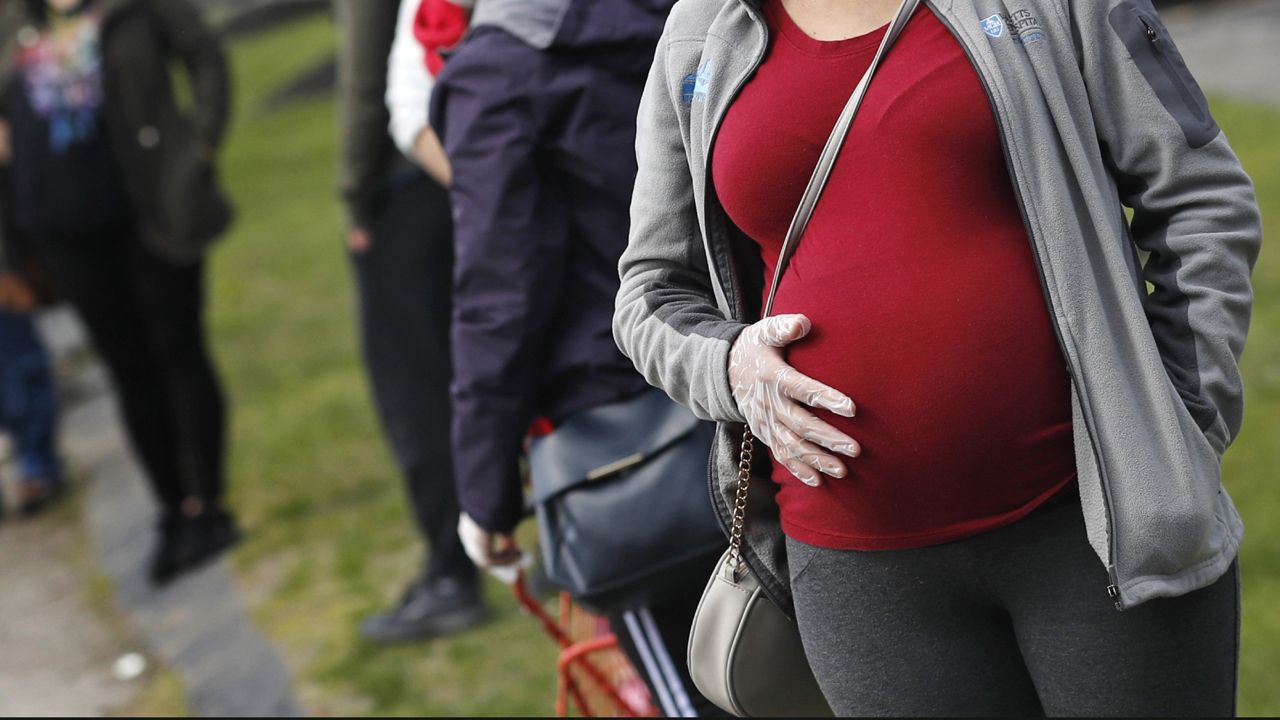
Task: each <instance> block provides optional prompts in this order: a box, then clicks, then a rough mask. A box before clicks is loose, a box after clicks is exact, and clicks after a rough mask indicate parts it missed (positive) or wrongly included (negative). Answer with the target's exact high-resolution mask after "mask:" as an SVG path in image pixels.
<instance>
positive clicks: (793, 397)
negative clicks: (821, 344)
mask: <svg viewBox="0 0 1280 720" xmlns="http://www.w3.org/2000/svg"><path fill="white" fill-rule="evenodd" d="M810 327H811V324H810V323H809V318H807V317H805V316H804V315H779V316H777V317H770V318H765V319H764V320H761V321H760V322H758V323H756V324H754V325H752V326H751V327H748V328H747V329H746V330H743V331H742V334H741V335H739V336H738V339H737V341H735V342H734V344H733V348H732V349H731V350H730V351H729V386H730V387H731V388H732V389H733V399H734V400H736V401H737V403H738V409H739V410H741V411H742V415H743V417H745V418H746V419H747V425H748V427H750V428H751V432H752V433H753V434H755V436H756V437H758V438H760V441H761V442H763V443H764V444H765V445H768V446H769V449H770V450H772V451H773V456H774V457H775V458H777V460H778V462H780V463H782V464H783V465H784V466H785V467H786V468H787V469H788V470H790V471H791V474H793V475H795V476H796V477H797V478H799V479H800V480H801V481H802V482H804V483H805V484H806V485H811V486H813V487H817V486H818V485H819V483H820V482H821V481H820V477H821V476H820V475H819V473H825V474H827V475H830V476H831V477H837V478H840V477H844V476H845V475H846V474H847V472H848V471H847V470H846V469H845V465H844V462H843V461H842V460H840V458H838V457H837V456H836V455H837V454H839V455H846V456H848V457H851V458H853V457H857V456H858V453H859V452H861V448H860V447H859V446H858V443H857V441H855V440H854V439H853V438H851V437H849V436H848V435H845V434H844V433H842V432H840V431H839V430H837V429H835V428H834V427H832V426H831V425H830V424H828V423H826V422H824V421H822V420H820V419H818V417H817V416H815V415H814V414H813V413H812V412H809V410H808V409H806V406H808V407H816V408H824V409H826V410H830V411H831V412H833V413H835V414H837V415H842V416H844V417H853V414H854V407H853V400H850V399H849V398H848V396H846V395H845V394H844V393H841V392H840V391H838V390H835V389H834V388H831V387H828V386H826V385H823V384H822V383H820V382H818V381H817V380H814V379H813V378H810V377H807V376H805V375H803V374H801V373H800V372H799V371H798V370H796V369H795V368H793V367H791V366H790V365H788V364H787V362H786V360H784V359H783V352H782V348H784V347H786V346H787V345H790V344H791V343H793V342H795V341H797V340H799V339H800V338H802V337H804V336H805V335H808V334H809V329H810Z"/></svg>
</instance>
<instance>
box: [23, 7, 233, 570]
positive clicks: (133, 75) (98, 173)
mask: <svg viewBox="0 0 1280 720" xmlns="http://www.w3.org/2000/svg"><path fill="white" fill-rule="evenodd" d="M0 32H3V42H0V47H4V48H7V51H6V53H5V55H4V56H3V58H0V103H2V107H0V114H2V115H3V116H4V117H5V118H6V119H7V121H8V123H9V126H10V129H11V135H12V143H11V145H12V148H11V154H12V158H11V162H10V173H11V176H12V182H13V192H12V196H13V206H12V207H11V208H7V209H6V210H7V211H9V212H11V213H12V215H13V220H14V222H15V224H16V225H17V227H18V228H19V229H20V230H21V231H22V232H23V233H25V234H26V235H27V236H29V237H30V239H31V243H32V245H33V247H34V248H35V249H36V251H37V252H38V253H39V254H40V256H41V257H42V258H43V260H44V261H46V262H47V264H48V266H49V269H50V271H51V272H52V274H53V277H54V279H55V281H56V282H57V285H58V287H59V289H60V291H61V292H62V293H63V294H64V295H65V296H66V298H67V299H68V300H69V301H70V302H71V304H72V305H73V306H74V307H75V309H76V311H77V312H78V314H79V315H80V317H81V318H82V320H83V321H84V323H85V326H86V327H87V329H88V332H89V335H90V337H91V339H92V341H93V344H94V346H95V347H96V349H97V350H98V352H99V354H100V355H101V357H102V359H103V360H104V362H105V364H106V366H107V369H108V371H109V372H110V374H111V377H112V379H113V381H114V383H115V386H116V388H117V390H118V392H119V402H120V406H121V409H122V411H123V416H124V421H125V428H126V430H127V433H128V436H129V439H130V441H131V443H132V445H133V448H134V450H135V451H136V452H137V454H138V456H139V458H140V459H141V461H142V466H143V469H144V470H145V473H146V475H147V478H148V480H149V481H150V483H151V488H152V490H153V492H154V494H155V496H156V499H157V501H158V502H159V505H160V521H159V542H158V543H157V546H156V550H155V554H154V556H153V557H152V558H151V562H150V567H149V575H150V577H151V579H152V581H153V582H156V583H164V582H167V581H169V580H172V579H173V578H175V577H177V576H178V575H180V574H182V573H184V572H186V571H188V570H191V569H193V568H195V567H197V566H199V565H201V564H203V563H204V562H206V561H208V560H210V559H212V558H214V557H217V556H218V555H220V554H221V553H222V552H223V551H225V550H226V549H228V548H229V547H231V546H232V545H233V544H235V543H236V542H237V541H238V539H239V530H238V528H237V527H236V524H235V522H234V520H233V518H232V517H231V515H230V514H229V513H228V512H227V510H226V509H225V508H224V507H223V505H222V495H223V455H224V434H225V423H226V418H225V408H224V401H223V396H222V390H221V388H220V385H219V381H218V377H217V374H216V372H215V370H214V367H213V364H212V361H211V359H210V357H209V352H208V349H207V348H206V345H205V329H204V298H205V290H204V256H205V252H206V250H207V248H208V247H209V245H210V244H211V243H212V242H213V241H214V240H215V239H216V238H217V237H218V236H219V235H221V234H222V232H223V231H224V230H225V229H226V227H227V226H228V225H229V223H230V221H231V209H230V206H229V204H228V203H227V201H226V199H225V197H224V196H223V194H222V192H221V190H220V189H219V187H218V183H217V180H216V176H215V171H214V166H213V160H214V155H215V152H216V148H217V147H218V145H219V144H220V142H221V140H222V136H223V131H224V129H225V127H226V122H227V116H228V112H229V109H230V97H229V87H228V75H227V66H226V61H225V59H224V57H223V54H222V48H221V46H220V43H219V41H218V39H217V38H216V37H215V36H214V35H213V33H212V32H211V31H210V29H209V28H208V27H207V26H206V25H205V23H204V22H203V21H202V20H201V18H200V16H199V14H198V12H197V10H196V8H195V6H193V5H192V4H191V3H190V2H189V0H146V1H144V0H20V1H19V0H12V1H11V2H9V3H8V6H7V7H6V8H5V14H4V17H3V21H0ZM175 62H176V63H181V64H182V66H184V67H185V69H186V71H187V73H186V74H187V78H188V79H189V81H190V85H191V96H192V104H191V110H190V112H183V111H181V110H180V109H179V107H178V104H177V101H176V98H175V94H174V89H173V84H172V74H171V70H172V66H171V63H175Z"/></svg>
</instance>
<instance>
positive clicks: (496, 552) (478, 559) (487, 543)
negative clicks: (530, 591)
mask: <svg viewBox="0 0 1280 720" xmlns="http://www.w3.org/2000/svg"><path fill="white" fill-rule="evenodd" d="M458 539H460V540H462V548H463V549H464V550H466V551H467V557H469V558H471V562H472V563H474V564H475V566H476V567H478V568H480V569H481V570H487V571H488V572H489V574H490V575H493V576H494V577H496V578H498V579H499V580H501V581H502V582H504V583H506V584H508V585H510V584H512V583H514V582H515V581H516V576H517V575H519V574H520V570H521V568H524V567H525V566H527V565H528V564H529V562H530V559H529V557H528V556H527V555H526V554H525V552H524V551H523V550H521V549H520V547H519V546H518V545H516V539H515V536H513V535H504V534H502V533H494V532H490V531H488V530H485V529H484V528H482V527H480V525H479V524H478V523H477V522H476V521H475V520H472V519H471V516H470V515H468V514H466V513H462V514H461V515H460V516H459V517H458Z"/></svg>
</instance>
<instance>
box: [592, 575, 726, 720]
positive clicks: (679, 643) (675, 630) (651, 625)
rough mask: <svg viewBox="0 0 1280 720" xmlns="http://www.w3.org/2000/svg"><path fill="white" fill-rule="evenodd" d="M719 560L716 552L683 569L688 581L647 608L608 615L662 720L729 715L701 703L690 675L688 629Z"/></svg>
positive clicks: (705, 701)
mask: <svg viewBox="0 0 1280 720" xmlns="http://www.w3.org/2000/svg"><path fill="white" fill-rule="evenodd" d="M719 560H720V552H719V551H716V552H715V553H714V554H711V555H707V556H706V557H705V558H702V559H699V560H695V561H692V562H691V563H690V567H688V568H682V569H681V571H680V573H681V574H682V575H689V576H690V577H691V578H693V579H692V580H691V581H688V582H685V581H680V582H678V583H676V584H675V585H673V588H678V589H672V590H671V591H670V592H668V593H667V594H666V596H665V597H663V598H662V599H660V600H659V601H657V602H654V603H652V604H650V605H649V606H648V607H645V608H641V609H636V610H629V611H626V612H619V613H616V614H614V615H610V616H609V627H610V629H612V630H613V633H614V635H616V636H617V637H618V644H619V646H620V647H621V649H622V651H623V653H625V654H626V656H627V659H628V660H630V661H631V665H632V666H633V667H635V669H636V671H637V672H639V673H640V676H641V677H642V678H644V681H645V684H646V685H648V686H649V693H650V695H651V696H652V699H653V705H654V707H656V708H657V709H658V710H659V711H660V712H661V713H662V716H663V717H728V716H729V715H728V713H726V712H724V711H723V710H721V709H720V708H718V707H716V706H715V705H714V704H712V702H711V701H710V700H708V699H706V698H705V697H704V696H703V695H702V693H700V692H698V689H697V688H696V687H694V685H693V679H692V678H691V677H690V676H689V662H688V647H689V630H690V628H691V627H692V626H693V616H694V613H695V612H697V610H698V603H699V602H700V601H701V600H702V591H703V589H704V587H705V582H706V579H707V578H708V577H710V576H711V572H712V571H713V570H714V569H715V568H716V564H717V563H718V562H719ZM699 568H705V570H699Z"/></svg>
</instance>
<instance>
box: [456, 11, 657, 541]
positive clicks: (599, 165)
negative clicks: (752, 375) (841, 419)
mask: <svg viewBox="0 0 1280 720" xmlns="http://www.w3.org/2000/svg"><path fill="white" fill-rule="evenodd" d="M504 1H505V0H481V4H480V6H479V7H478V8H477V18H480V17H482V16H480V15H479V13H480V12H481V9H482V8H484V7H485V3H490V2H494V3H500V2H504ZM520 1H521V2H526V1H527V0H520ZM598 1H599V2H600V8H601V10H602V9H603V8H604V7H605V6H608V7H611V8H614V13H615V14H608V13H606V14H604V15H599V14H598V12H597V11H596V10H592V9H586V10H583V11H581V12H578V11H574V7H572V5H575V4H576V2H577V0H571V7H569V8H568V9H567V10H566V13H565V14H564V15H563V16H562V17H561V22H560V23H559V25H558V27H557V29H556V36H557V37H558V38H563V39H567V38H573V42H572V43H568V41H567V40H566V42H565V43H561V42H560V41H559V40H557V41H556V42H554V43H552V44H551V45H550V46H548V47H546V48H539V47H536V46H535V45H533V44H531V43H530V42H529V41H527V40H525V39H523V38H521V37H519V36H517V35H516V34H514V33H513V32H512V31H511V30H510V29H508V28H507V27H506V26H503V25H486V24H481V25H480V26H479V27H476V28H474V29H473V30H472V32H471V34H470V35H469V37H468V38H467V40H466V41H465V42H464V43H463V44H462V46H461V47H460V48H459V49H458V50H457V51H456V53H455V54H454V55H453V56H452V57H451V58H450V59H449V61H448V62H447V63H446V65H445V68H444V70H443V72H442V73H441V74H440V76H439V77H438V78H437V85H436V87H435V89H434V91H433V97H432V111H431V116H432V125H433V126H434V127H435V129H436V130H437V132H438V133H439V134H440V136H441V138H442V140H443V142H444V145H445V149H446V151H447V152H448V154H449V158H450V161H451V163H452V165H453V173H454V183H453V186H452V188H451V190H450V195H451V198H452V202H453V208H454V221H455V225H454V229H455V234H454V254H455V266H454V293H453V302H454V307H453V330H452V338H451V339H452V347H453V349H452V353H453V370H454V381H453V386H452V399H453V415H454V417H453V429H452V435H453V450H454V464H455V470H456V479H457V484H458V497H459V502H460V504H461V506H462V509H463V510H464V511H465V512H467V514H469V515H470V516H471V517H472V518H473V519H475V520H476V522H477V523H479V524H480V525H481V526H483V527H485V528H487V529H489V530H491V531H495V532H507V531H509V530H511V529H512V528H514V527H515V525H516V524H517V523H518V522H519V520H520V519H521V517H522V516H523V512H524V501H523V493H522V488H521V484H520V474H519V459H520V454H521V451H522V443H523V439H524V436H525V434H526V431H527V429H528V428H529V426H530V424H531V422H532V421H533V420H534V419H535V418H537V417H539V416H545V417H549V418H550V419H552V420H553V421H555V420H558V419H561V418H563V417H565V416H567V415H569V414H571V413H573V412H575V411H577V410H581V409H584V408H588V407H591V406H594V405H598V404H602V403H607V402H612V401H615V400H618V399H621V398H624V397H627V396H629V395H633V394H635V393H636V392H639V391H641V390H643V389H645V388H646V387H648V384H647V383H646V382H645V381H644V379H643V378H642V377H641V376H640V375H639V374H638V373H637V372H636V371H635V369H634V366H633V365H632V364H631V362H630V361H629V360H627V359H626V358H625V357H623V356H622V354H621V352H620V351H619V350H618V349H617V346H616V345H615V343H614V340H613V334H612V316H613V301H614V297H615V296H616V294H617V291H618V274H617V263H618V259H619V257H620V256H621V254H622V252H623V250H624V249H625V248H626V245H627V236H628V231H629V226H630V217H629V213H630V199H631V190H632V187H633V185H634V182H635V173H636V161H635V154H634V149H633V148H634V147H635V117H636V112H637V109H638V107H639V102H640V94H641V91H642V89H643V83H644V72H643V70H644V69H646V68H647V64H648V62H649V61H650V60H652V57H653V50H654V47H655V45H656V42H657V38H658V36H659V35H660V33H661V26H662V17H660V15H661V14H660V13H659V14H653V15H652V17H653V19H654V22H652V23H651V24H649V25H643V24H640V25H630V26H626V27H624V26H623V25H621V24H619V22H620V21H621V20H624V19H626V18H631V19H632V20H634V19H635V18H637V17H649V16H650V14H651V8H650V5H651V3H652V2H653V0H598ZM663 4H664V5H668V6H669V5H670V3H669V2H664V3H663ZM490 7H491V8H492V7H493V6H490ZM584 7H585V5H584ZM570 11H573V12H570ZM611 20H612V21H619V22H609V21H611ZM639 27H645V28H647V29H646V30H645V34H646V35H647V37H638V36H636V35H635V33H636V32H637V28H639ZM624 30H625V33H626V34H627V36H626V37H623V36H622V35H619V34H618V33H622V32H623V31H624ZM642 42H643V44H641V43H642ZM637 48H642V50H643V56H644V58H645V59H644V63H643V64H644V65H645V67H643V68H639V69H638V70H639V71H637V72H631V70H633V69H635V68H631V67H628V66H627V64H626V63H619V62H618V60H619V58H620V57H632V55H630V53H634V51H635V50H636V49H637ZM619 53H622V55H620V54H619ZM635 56H636V57H638V55H635Z"/></svg>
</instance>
